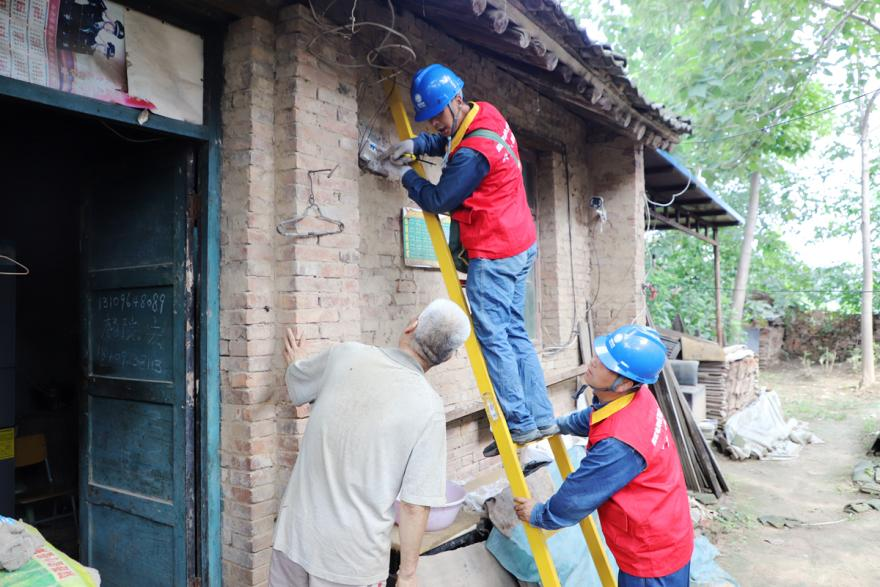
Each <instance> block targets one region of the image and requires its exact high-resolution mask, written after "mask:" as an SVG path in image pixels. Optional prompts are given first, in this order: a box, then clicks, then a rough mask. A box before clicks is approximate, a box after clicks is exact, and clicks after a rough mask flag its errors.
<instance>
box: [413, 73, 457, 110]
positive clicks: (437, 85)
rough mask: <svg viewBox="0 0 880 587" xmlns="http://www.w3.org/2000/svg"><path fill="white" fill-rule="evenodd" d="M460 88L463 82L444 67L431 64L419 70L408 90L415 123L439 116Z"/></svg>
mask: <svg viewBox="0 0 880 587" xmlns="http://www.w3.org/2000/svg"><path fill="white" fill-rule="evenodd" d="M462 88H464V82H463V81H461V78H460V77H458V76H457V75H455V72H453V71H452V70H451V69H449V68H448V67H446V66H445V65H440V64H439V63H432V64H431V65H429V66H428V67H423V68H422V69H420V70H419V71H418V73H416V76H415V77H414V78H413V83H412V88H411V89H410V98H412V103H413V107H415V109H416V122H424V121H425V120H428V119H429V118H433V117H435V116H437V115H438V114H440V113H441V112H442V111H443V109H444V108H446V106H447V105H448V104H449V103H450V102H452V99H453V98H455V97H456V96H457V95H458V93H459V92H461V90H462Z"/></svg>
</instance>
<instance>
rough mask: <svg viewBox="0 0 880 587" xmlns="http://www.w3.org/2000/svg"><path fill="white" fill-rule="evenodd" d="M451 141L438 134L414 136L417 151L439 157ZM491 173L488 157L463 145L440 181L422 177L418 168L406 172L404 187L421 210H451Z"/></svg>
mask: <svg viewBox="0 0 880 587" xmlns="http://www.w3.org/2000/svg"><path fill="white" fill-rule="evenodd" d="M447 144H448V141H447V139H446V137H443V136H442V135H439V134H428V133H421V134H420V135H419V136H417V137H416V138H414V139H413V151H414V154H415V155H430V156H432V157H439V156H441V155H443V154H444V153H445V152H446V146H447ZM488 173H489V161H488V160H487V159H486V158H485V157H484V156H483V155H482V154H481V153H479V152H478V151H475V150H473V149H469V148H467V147H462V148H461V149H459V150H458V151H456V152H455V156H454V157H451V158H450V159H449V161H448V162H447V163H446V167H445V168H444V169H443V175H441V176H440V181H439V182H438V183H437V185H434V184H432V183H431V182H429V181H427V180H425V179H423V178H421V177H419V174H418V173H416V172H414V171H413V172H412V173H410V171H407V172H406V173H405V174H404V175H403V178H402V180H403V187H405V188H406V191H407V192H408V193H409V197H410V198H411V199H412V200H414V201H415V202H416V203H417V204H418V205H419V207H421V209H422V210H425V211H427V212H451V211H452V210H455V209H456V208H458V207H459V206H461V204H462V203H463V202H464V201H465V200H466V199H467V198H468V197H470V195H471V194H472V193H473V192H474V190H475V189H477V186H479V185H480V182H482V181H483V179H484V178H485V177H486V175H487V174H488Z"/></svg>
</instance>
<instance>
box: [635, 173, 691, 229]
mask: <svg viewBox="0 0 880 587" xmlns="http://www.w3.org/2000/svg"><path fill="white" fill-rule="evenodd" d="M692 181H693V178H692V177H691V175H690V174H688V182H687V185H686V186H684V189H683V190H681V191H680V192H678V193H677V194H673V195H672V198H670V200H669V201H668V202H666V203H665V204H661V203H659V202H655V201H654V200H652V199H651V198H649V197H648V192H647V190H645V201H646V202H648V203H649V204H652V205H654V206H657V207H658V208H666V207H667V206H671V205H672V204H674V203H675V198H677V197H678V196H680V195H682V194H683V193H685V192H686V191H688V190H689V189H691V183H692ZM646 226H647V225H646Z"/></svg>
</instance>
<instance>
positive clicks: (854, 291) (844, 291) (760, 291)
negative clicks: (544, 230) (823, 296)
mask: <svg viewBox="0 0 880 587" xmlns="http://www.w3.org/2000/svg"><path fill="white" fill-rule="evenodd" d="M688 289H693V290H697V291H715V287H714V286H712V287H691V286H688ZM720 289H721V291H736V288H733V287H722V288H720ZM746 291H747V292H749V293H753V294H771V293H842V294H864V293H877V292H878V291H880V288H878V289H874V290H864V289H862V290H860V289H754V288H747V289H746Z"/></svg>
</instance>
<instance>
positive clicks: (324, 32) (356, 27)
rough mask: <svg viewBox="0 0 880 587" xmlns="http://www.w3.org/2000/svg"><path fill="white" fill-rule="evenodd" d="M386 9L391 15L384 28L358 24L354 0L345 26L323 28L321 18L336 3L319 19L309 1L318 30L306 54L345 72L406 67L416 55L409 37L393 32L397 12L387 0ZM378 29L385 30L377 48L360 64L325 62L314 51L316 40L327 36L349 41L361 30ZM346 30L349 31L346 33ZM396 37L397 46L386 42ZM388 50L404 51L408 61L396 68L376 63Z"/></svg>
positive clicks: (383, 25)
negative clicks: (367, 68)
mask: <svg viewBox="0 0 880 587" xmlns="http://www.w3.org/2000/svg"><path fill="white" fill-rule="evenodd" d="M387 2H388V9H389V10H390V12H391V24H390V25H386V24H383V23H380V22H375V21H369V20H362V21H358V20H357V18H356V16H355V11H356V9H357V0H353V2H352V6H351V19H350V22H349V23H348V24H343V25H339V26H326V25H324V24H323V23H322V22H321V19H322V18H324V17H325V16H326V14H327V12H328V11H329V10H330V8H332V7H333V5H334V4H336V0H332V1H331V2H330V4H329V5H328V6H327V8H325V9H324V12H322V13H321V17H320V18H319V17H318V13H317V11H316V10H315V6H314V3H313V0H309V9H310V10H311V12H312V18H313V19H314V21H315V24H316V26H318V28H319V29H321V31H320V32H319V33H317V34H315V35H314V36H313V37H312V38H311V39H310V40H309V42H308V43H307V44H306V51H308V52H309V53H310V54H311V55H312V56H314V57H315V59H317V60H318V61H320V62H322V63H324V64H325V65H328V66H330V67H342V68H345V69H359V68H363V67H372V68H374V69H399V68H400V67H402V66H403V65H407V64H409V63H411V62H414V61H415V60H416V58H417V55H416V52H415V51H414V50H413V48H412V42H411V41H410V40H409V38H408V37H407V36H406V35H405V34H403V33H402V32H400V31H398V30H397V29H395V28H394V27H395V25H396V24H397V13H396V12H395V9H394V4H393V3H392V1H391V0H387ZM370 28H373V29H379V30H383V31H385V36H384V37H383V38H382V40H381V41H380V42H379V44H378V45H376V46H374V47H371V48H370V49H369V50H368V51H367V52H366V57H365V59H364V61H363V62H359V63H339V62H338V61H329V60H327V59H325V58H324V57H323V56H322V55H320V53H318V52H317V51H316V50H315V49H314V45H315V43H316V42H317V41H319V40H321V39H324V38H325V37H327V36H330V35H332V36H339V37H342V38H344V39H346V40H349V41H350V40H352V39H353V38H354V37H355V36H357V34H358V33H359V32H361V31H362V30H364V29H370ZM346 31H348V32H347V33H346ZM392 36H395V37H397V38H398V39H400V41H401V42H399V43H389V42H388V40H389V39H390V38H391V37H392ZM387 49H397V50H399V51H403V52H404V53H406V54H407V57H408V58H407V59H406V60H405V61H404V62H403V63H402V64H398V65H381V64H378V63H376V61H377V59H378V58H379V57H380V56H381V52H382V51H385V50H387Z"/></svg>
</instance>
